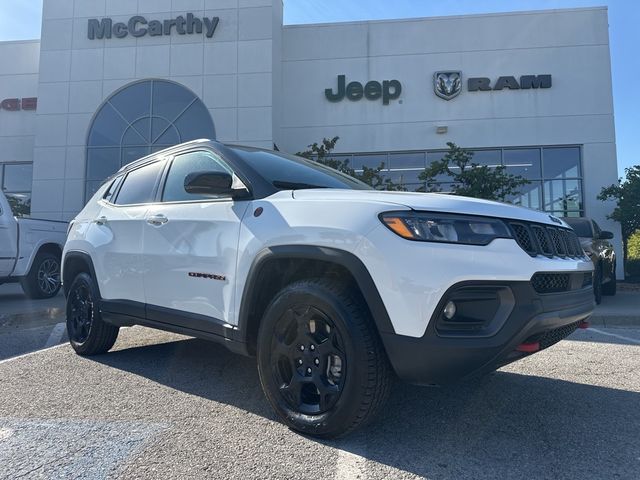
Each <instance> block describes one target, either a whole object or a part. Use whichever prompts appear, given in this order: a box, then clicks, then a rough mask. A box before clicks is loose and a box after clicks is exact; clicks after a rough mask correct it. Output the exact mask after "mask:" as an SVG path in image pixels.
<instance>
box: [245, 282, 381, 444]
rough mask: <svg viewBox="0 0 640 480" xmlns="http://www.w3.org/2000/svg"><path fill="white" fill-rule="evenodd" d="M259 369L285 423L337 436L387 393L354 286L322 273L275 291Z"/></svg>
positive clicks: (374, 337) (370, 325)
mask: <svg viewBox="0 0 640 480" xmlns="http://www.w3.org/2000/svg"><path fill="white" fill-rule="evenodd" d="M257 357H258V373H259V375H260V383H261V384H262V389H263V390H264V393H265V395H266V397H267V400H269V403H270V404H271V406H272V407H273V409H274V410H275V411H276V413H277V414H278V415H279V416H280V418H281V419H282V421H283V422H284V423H285V424H287V425H288V426H289V427H290V428H292V429H294V430H297V431H299V432H302V433H305V434H307V435H313V436H315V437H319V438H337V437H340V436H343V435H346V434H348V433H349V432H351V431H353V430H355V429H356V428H359V427H361V426H363V425H365V424H367V423H368V422H369V421H370V420H371V419H373V418H375V416H376V415H377V413H378V412H379V411H380V410H381V409H382V407H383V406H384V403H385V401H386V399H387V397H388V394H389V391H390V388H391V380H392V378H393V377H392V370H391V366H390V365H389V360H388V359H387V355H386V352H385V351H384V347H383V346H382V342H381V340H380V337H379V335H378V332H377V330H376V326H375V322H374V320H373V318H372V317H371V314H370V313H369V309H368V307H367V304H366V302H365V300H364V298H363V297H362V294H361V293H360V292H359V290H357V288H356V287H355V286H354V285H352V284H349V283H345V282H343V281H339V280H336V279H328V278H315V279H307V280H299V281H297V282H294V283H291V284H289V285H287V286H285V287H284V288H283V289H282V290H281V291H280V292H278V293H277V294H276V295H275V296H274V298H273V300H272V301H271V303H270V304H269V306H268V307H267V308H266V311H265V313H264V315H263V317H262V320H261V323H260V328H259V331H258V338H257Z"/></svg>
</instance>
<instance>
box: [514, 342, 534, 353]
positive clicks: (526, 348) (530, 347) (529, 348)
mask: <svg viewBox="0 0 640 480" xmlns="http://www.w3.org/2000/svg"><path fill="white" fill-rule="evenodd" d="M516 350H517V351H518V352H524V353H535V352H537V351H538V350H540V343H539V342H532V343H521V344H520V345H518V346H517V347H516Z"/></svg>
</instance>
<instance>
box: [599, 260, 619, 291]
mask: <svg viewBox="0 0 640 480" xmlns="http://www.w3.org/2000/svg"><path fill="white" fill-rule="evenodd" d="M617 290H618V282H617V280H616V267H615V265H614V266H613V272H612V273H611V278H610V279H609V281H608V282H607V283H605V284H604V285H602V294H603V295H606V296H608V297H613V296H614V295H615V294H616V291H617Z"/></svg>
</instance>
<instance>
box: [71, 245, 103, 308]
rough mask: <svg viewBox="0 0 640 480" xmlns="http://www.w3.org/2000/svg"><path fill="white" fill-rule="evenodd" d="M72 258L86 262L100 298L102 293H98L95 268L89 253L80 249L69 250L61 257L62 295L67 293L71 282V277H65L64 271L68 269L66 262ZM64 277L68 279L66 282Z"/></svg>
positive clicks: (98, 286)
mask: <svg viewBox="0 0 640 480" xmlns="http://www.w3.org/2000/svg"><path fill="white" fill-rule="evenodd" d="M72 260H80V261H82V262H84V263H86V264H87V266H88V267H89V272H87V273H89V274H90V275H91V278H93V279H94V281H95V282H96V289H97V290H98V296H99V298H100V299H102V295H100V285H99V284H98V281H97V278H98V277H97V276H96V270H95V268H94V266H93V260H92V259H91V255H89V254H88V253H87V252H83V251H80V250H70V251H68V252H67V253H66V254H65V256H64V258H63V259H62V275H63V276H62V278H61V281H62V288H63V289H64V295H65V297H66V296H67V295H68V294H69V287H71V282H73V278H66V277H67V274H66V272H67V271H68V269H69V267H68V264H69V262H70V261H72ZM65 278H66V279H67V280H69V281H68V282H65Z"/></svg>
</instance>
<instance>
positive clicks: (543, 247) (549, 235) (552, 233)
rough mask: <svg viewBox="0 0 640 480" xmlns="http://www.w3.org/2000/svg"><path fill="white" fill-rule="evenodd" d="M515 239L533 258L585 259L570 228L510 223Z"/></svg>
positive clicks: (529, 223)
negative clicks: (542, 256) (539, 256)
mask: <svg viewBox="0 0 640 480" xmlns="http://www.w3.org/2000/svg"><path fill="white" fill-rule="evenodd" d="M508 223H509V228H510V229H511V233H512V234H513V238H515V240H516V242H518V245H520V248H522V249H523V250H524V251H525V252H527V253H528V254H529V255H531V256H532V257H536V256H538V255H544V256H545V257H550V258H551V257H560V258H585V254H584V250H583V249H582V246H581V245H580V240H578V236H577V235H576V233H575V232H574V231H573V230H571V229H568V228H562V227H552V226H549V225H543V224H539V223H531V222H508Z"/></svg>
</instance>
